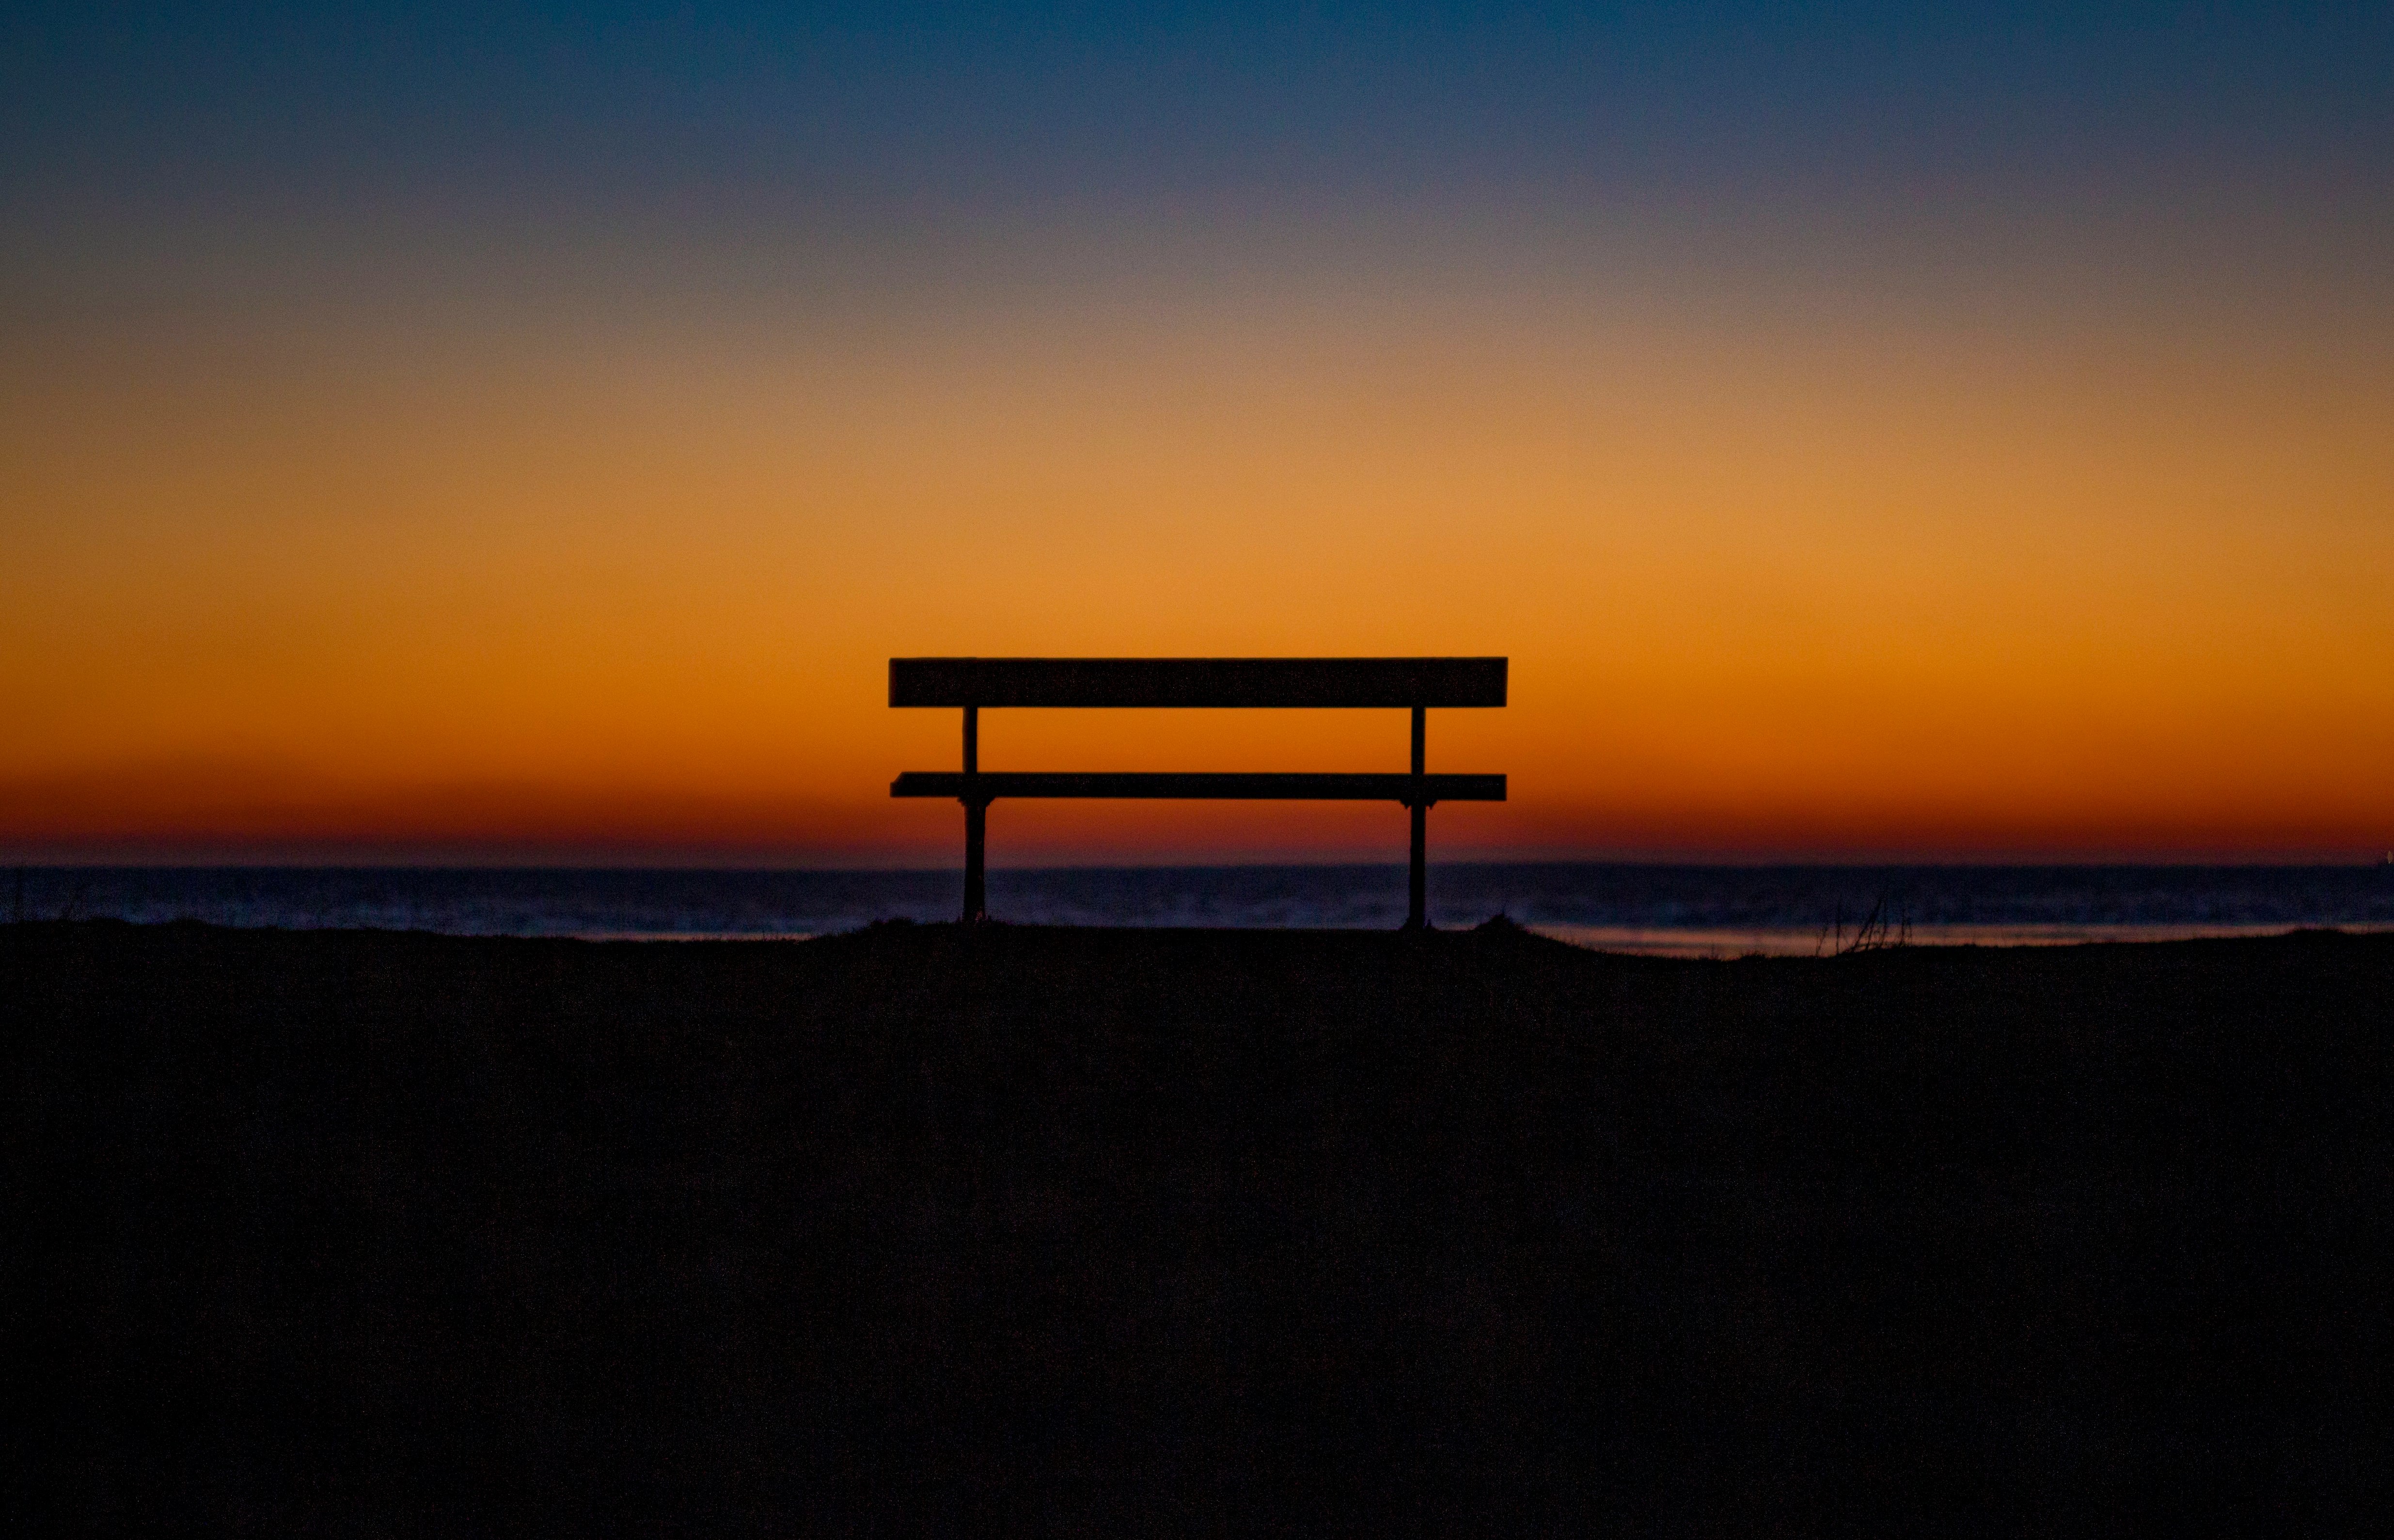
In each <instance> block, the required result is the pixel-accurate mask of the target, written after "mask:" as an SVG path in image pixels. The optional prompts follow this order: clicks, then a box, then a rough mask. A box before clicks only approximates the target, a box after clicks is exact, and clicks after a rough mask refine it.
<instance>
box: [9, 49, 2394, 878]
mask: <svg viewBox="0 0 2394 1540" xmlns="http://www.w3.org/2000/svg"><path fill="white" fill-rule="evenodd" d="M1914 9H1915V7H1867V6H1862V7H1769V6H1743V7H1730V6H1721V7H1703V6H1672V7H1575V8H1568V9H1566V8H1561V7H1525V8H1520V9H1515V10H1500V9H1496V8H1493V7H1373V8H1372V9H1371V10H1369V11H1368V12H1366V11H1361V10H1358V11H1356V12H1355V13H1353V14H1351V15H1349V14H1347V13H1344V12H1342V11H1340V10H1338V9H1336V8H1333V7H1261V6H1257V7H1144V8H1142V9H1141V10H1139V11H1138V12H1136V13H1123V12H1118V11H1115V10H1111V9H1107V8H1100V7H1054V6H1050V7H1038V8H1036V9H1030V8H1025V9H1021V10H1017V11H1012V12H1008V11H1006V10H1002V9H998V8H993V7H970V8H967V7H814V8H810V9H808V10H806V11H804V13H803V14H794V13H795V12H796V7H750V6H723V7H691V6H685V7H672V8H670V9H668V8H664V7H653V8H652V7H629V6H624V7H610V6H562V5H559V6H549V7H509V6H506V5H485V6H472V7H468V6H455V7H451V6H441V5H417V6H412V7H394V6H377V7H335V6H322V5H309V6H283V7H276V6H253V7H239V8H237V9H236V8H234V7H189V6H150V7H105V6H100V7H94V6H76V7H22V6H20V7H11V8H10V10H9V11H8V13H7V17H6V19H5V20H0V216H5V217H0V724H5V726H0V859H7V860H20V861H25V860H32V861H49V860H160V859H170V860H292V859H297V860H360V859H363V860H428V861H443V862H448V861H511V862H512V861H530V862H548V861H574V862H582V861H609V862H612V861H671V862H678V861H702V862H743V863H744V862H769V863H783V862H786V863H804V864H916V863H950V862H954V861H955V860H956V859H957V856H956V846H957V843H958V831H959V826H960V823H961V818H960V815H959V814H958V813H957V810H956V809H954V807H952V806H943V805H939V804H930V803H914V802H906V803H899V802H893V801H891V800H890V799H889V798H888V795H887V787H888V781H889V779H890V777H891V776H892V775H894V774H895V773H896V772H897V771H899V770H907V769H940V768H947V767H949V766H951V765H952V764H953V763H954V758H955V754H956V743H955V739H956V722H955V714H954V713H953V712H894V711H891V710H889V709H888V707H887V706H886V704H884V699H885V697H884V688H885V674H884V662H885V660H886V659H888V657H890V656H892V655H895V654H928V653H945V652H980V653H985V654H1041V653H1055V654H1076V653H1084V654H1109V655H1118V654H1131V655H1137V654H1154V655H1171V654H1183V653H1225V654H1275V653H1300V654H1322V653H1331V654H1335V653H1354V654H1371V653H1414V652H1464V653H1504V654H1507V655H1509V656H1510V657H1511V658H1512V659H1513V676H1512V678H1513V691H1512V693H1513V703H1514V704H1512V705H1511V706H1510V707H1508V708H1507V709H1506V710H1504V711H1501V712H1451V713H1444V714H1434V715H1433V717H1432V720H1431V727H1430V762H1431V767H1432V768H1433V769H1438V770H1503V771H1506V772H1508V773H1509V774H1510V775H1511V776H1512V797H1513V799H1512V800H1511V801H1510V802H1509V803H1506V804H1505V805H1503V806H1501V807H1472V806H1455V807H1451V808H1441V809H1439V811H1438V812H1437V814H1436V815H1435V816H1434V818H1433V846H1434V849H1436V851H1437V852H1438V853H1439V854H1440V855H1441V856H1445V857H1450V858H1460V857H1466V856H1470V857H1481V858H1532V857H1587V858H1618V857H1630V858H1638V857H1662V858H1695V859H1755V860H1770V859H1789V858H1795V859H1811V858H1827V859H1874V858H1885V857H1896V858H1929V859H1986V860H2012V859H2027V858H2045V857H2062V858H2090V859H2091V858H2109V857H2150V858H2158V859H2204V858H2231V859H2243V858H2250V859H2297V860H2357V859H2374V856H2375V855H2376V853H2377V852H2378V851H2380V850H2382V849H2386V848H2387V847H2389V846H2394V10H2389V8H2388V7H2384V6H2382V5H2381V6H2366V7H2363V6H2352V7H2321V8H2316V9H2310V10H2307V11H2300V12H2292V13H2290V12H2288V11H2286V10H2285V9H2283V8H2282V7H2269V8H2268V9H2266V10H2265V9H2263V8H2261V7H2226V6H2193V5H2180V6H2171V7H2108V8H2107V9H2106V10H2105V12H2104V14H2102V15H2101V16H2099V17H2090V16H2088V15H2086V14H2085V11H2084V8H2082V7H2059V6H2057V7H2032V6H2005V7H1943V8H1931V7H1920V9H1933V10H1934V14H1930V15H1917V14H1913V12H1914ZM1404 733H1405V725H1404V720H1403V717H1402V716H1401V714H1398V713H1348V714H1336V713H1038V712H1021V713H999V714H995V715H993V717H991V718H990V719H989V720H988V721H987V722H985V724H984V729H983V763H984V764H985V765H987V766H989V767H990V768H996V769H1076V770H1078V769H1086V770H1099V769H1225V770H1235V769H1276V770H1309V769H1374V768H1387V769H1401V768H1402V765H1403V757H1404V752H1405V744H1404ZM1403 837H1404V836H1403V813H1402V810H1401V809H1397V808H1395V807H1394V806H1390V807H1388V808H1378V807H1343V806H1329V807H1322V806H1311V805H1302V804H1298V805H1238V804H1227V805H1209V804H1086V805H1082V804H1001V805H1000V807H999V808H998V809H997V810H996V812H995V813H994V814H993V818H992V854H993V860H994V861H995V862H998V863H1000V864H1004V863H1007V862H1043V863H1044V862H1071V861H1105V862H1122V861H1129V862H1144V861H1181V860H1253V859H1272V858H1282V859H1316V858H1319V859H1353V858H1361V859H1380V860H1388V859H1400V858H1401V850H1402V845H1403Z"/></svg>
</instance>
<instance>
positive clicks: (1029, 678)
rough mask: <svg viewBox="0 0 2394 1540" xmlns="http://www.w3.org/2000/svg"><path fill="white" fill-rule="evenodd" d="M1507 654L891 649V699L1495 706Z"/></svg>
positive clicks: (1089, 703)
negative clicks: (1067, 653) (1158, 654)
mask: <svg viewBox="0 0 2394 1540" xmlns="http://www.w3.org/2000/svg"><path fill="white" fill-rule="evenodd" d="M1505 666H1506V660H1505V659H1503V658H892V659H890V660H889V704H891V705H893V706H898V705H927V706H1383V707H1385V706H1494V705H1503V704H1505Z"/></svg>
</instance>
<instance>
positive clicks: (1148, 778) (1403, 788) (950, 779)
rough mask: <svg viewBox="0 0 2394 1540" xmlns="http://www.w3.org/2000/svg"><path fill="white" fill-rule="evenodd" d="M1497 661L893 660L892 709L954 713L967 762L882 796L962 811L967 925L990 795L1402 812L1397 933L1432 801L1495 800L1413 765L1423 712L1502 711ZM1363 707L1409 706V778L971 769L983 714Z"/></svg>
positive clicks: (1421, 866)
mask: <svg viewBox="0 0 2394 1540" xmlns="http://www.w3.org/2000/svg"><path fill="white" fill-rule="evenodd" d="M1506 662H1507V660H1506V659H1504V658H892V659H890V660H889V704H891V705H893V706H962V707H963V708H964V713H965V768H964V769H963V770H961V771H956V770H908V771H906V772H905V773H904V774H903V775H901V776H900V777H898V779H897V780H895V781H893V782H891V783H889V795H890V796H953V797H954V798H956V799H957V800H958V801H960V802H962V803H963V804H964V805H965V911H964V913H965V918H966V919H967V921H971V920H979V919H982V918H984V917H986V915H987V914H988V908H989V905H988V900H987V895H986V892H985V881H984V875H983V855H984V851H983V846H984V845H985V843H986V839H987V834H988V815H989V805H990V804H991V803H992V802H994V801H995V800H997V799H998V798H999V797H1001V796H1111V797H1121V796H1142V797H1144V796H1152V797H1207V798H1274V799H1280V798H1287V799H1307V800H1323V799H1329V800H1338V801H1366V802H1377V801H1388V802H1399V803H1402V804H1403V805H1404V806H1405V807H1407V808H1410V809H1413V874H1412V888H1411V902H1410V905H1409V908H1408V912H1407V915H1406V919H1405V925H1406V927H1407V928H1420V927H1422V926H1423V925H1424V924H1425V923H1426V916H1425V914H1424V908H1425V905H1424V898H1425V888H1426V880H1425V868H1426V857H1425V851H1424V847H1425V844H1426V842H1427V813H1428V811H1429V809H1430V807H1431V805H1432V804H1434V803H1438V802H1502V801H1504V800H1505V778H1504V777H1503V776H1501V775H1430V774H1427V773H1426V772H1425V771H1424V770H1423V768H1422V758H1423V746H1424V736H1425V727H1426V722H1425V714H1426V713H1427V711H1428V709H1429V708H1430V707H1431V706H1500V705H1503V704H1505V669H1506ZM1008 705H1010V706H1214V707H1234V706H1362V707H1374V706H1377V707H1391V708H1403V709H1408V710H1410V711H1412V713H1413V717H1414V722H1413V726H1414V768H1413V771H1412V773H1411V774H1406V775H1394V774H1377V773H1344V772H1334V773H1330V774H1280V773H1270V772H1266V773H1261V774H1247V773H1230V772H1218V771H1207V772H1198V773H1190V774H1174V773H1163V774H1158V773H1153V772H1148V771H1129V772H1121V771H1098V772H1090V771H1075V770H1035V771H1022V770H994V771H983V770H981V768H980V711H981V708H982V707H983V706H1008Z"/></svg>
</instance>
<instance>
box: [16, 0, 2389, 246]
mask: <svg viewBox="0 0 2394 1540" xmlns="http://www.w3.org/2000/svg"><path fill="white" fill-rule="evenodd" d="M0 59H5V63H0V103H5V105H0V135H5V139H6V142H7V145H8V146H9V148H8V149H7V151H0V155H5V161H0V171H5V178H6V183H5V186H6V189H7V196H8V198H9V200H10V201H11V202H12V203H16V204H18V205H19V208H20V212H22V211H23V210H24V209H25V208H26V207H27V205H28V204H31V205H33V206H35V207H39V206H41V205H43V204H48V203H50V202H51V201H53V200H58V199H68V200H76V199H85V198H92V197H99V198H102V199H108V198H114V197H120V196H121V197H127V198H130V199H132V200H134V201H136V202H139V201H142V200H146V199H150V198H153V197H158V198H167V199H178V200H179V199H187V198H200V199H208V198H216V197H237V198H243V199H249V198H265V199H269V200H272V201H278V202H289V203H294V204H297V205H298V206H301V207H307V206H311V205H318V204H326V203H332V204H338V203H340V202H343V201H345V200H349V199H355V198H368V199H371V198H375V197H379V196H385V195H396V196H423V195H432V196H442V197H448V196H462V197H468V198H470V197H475V196H498V197H505V196H509V195H512V194H514V193H516V192H519V191H526V190H532V189H539V190H543V191H546V193H549V194H551V195H558V194H561V195H564V196H567V197H569V198H590V199H595V200H599V201H601V202H604V201H608V200H611V199H614V198H638V197H643V196H647V195H651V194H653V193H656V192H658V191H675V192H677V193H679V194H684V195H696V196H701V197H714V196H720V197H723V198H727V199H731V200H734V201H736V200H738V199H741V198H746V197H760V196H761V197H769V198H773V199H782V200H787V199H797V200H800V201H805V202H832V203H844V202H851V201H860V200H861V201H863V202H867V203H887V202H897V203H911V202H925V203H929V204H963V205H980V206H987V205H993V204H994V205H1004V204H1009V203H1015V202H1019V201H1026V200H1027V201H1033V202H1039V201H1056V200H1064V201H1077V200H1094V201H1104V200H1108V199H1112V198H1135V199H1151V198H1155V197H1171V196H1174V195H1177V194H1181V193H1193V192H1205V193H1213V192H1219V191H1232V192H1236V191H1243V190H1255V189H1266V190H1279V191H1294V192H1297V193H1305V192H1309V191H1319V192H1327V193H1335V194H1338V195H1342V196H1388V197H1400V198H1401V197H1406V196H1411V195H1415V194H1420V193H1426V192H1427V193H1439V192H1444V191H1453V190H1465V191H1471V190H1479V189H1500V190H1501V189H1511V190H1517V191H1527V192H1530V193H1532V194H1535V193H1536V192H1537V191H1539V190H1542V189H1572V188H1597V189H1606V188H1610V189H1634V190H1639V191H1642V192H1644V193H1646V194H1648V195H1659V196H1669V197H1685V198H1690V199H1695V200H1702V199H1704V198H1706V197H1709V196H1716V195H1728V194H1733V193H1734V192H1736V191H1739V190H1744V189H1752V188H1755V187H1758V186H1772V187H1778V188H1782V189H1794V190H1795V191H1798V192H1799V193H1801V192H1813V193H1820V194H1823V195H1848V194H1853V193H1861V194H1865V195H1890V194H1892V195H1904V194H1907V193H1909V192H1914V191H1918V192H1926V193H1932V194H1938V195H1950V194H1951V193H1953V191H1956V190H1962V191H1967V190H1970V189H1976V188H1984V189H1986V190H1988V191H1992V192H2002V193H2005V194H2007V195H2017V194H2019V193H2022V192H2025V193H2028V194H2030V195H2033V194H2034V193H2035V191H2037V190H2039V189H2042V188H2052V189H2055V190H2063V189H2067V190H2070V191H2072V192H2073V193H2076V194H2080V195H2085V194H2093V195H2098V196H2101V195H2107V194H2114V193H2117V194H2125V193H2132V192H2135V191H2138V190H2139V189H2148V188H2151V187H2154V186H2157V185H2159V186H2169V187H2204V186H2210V187H2217V188H2237V189H2243V190H2247V191H2252V192H2254V193H2256V195H2259V196H2263V197H2265V198H2266V197H2268V196H2272V195H2278V194H2282V193H2284V192H2285V191H2287V190H2290V189H2301V190H2305V191H2306V192H2307V194H2308V195H2309V196H2312V197H2314V198H2321V199H2325V200H2328V201H2330V202H2333V201H2335V200H2336V199H2338V198H2358V199H2362V200H2364V201H2374V200H2378V199H2382V198H2383V196H2384V188H2385V185H2386V183H2387V180H2388V178H2387V176H2386V172H2387V169H2388V167H2389V161H2388V151H2389V149H2394V7H2387V6H2384V5H2366V6H2363V5H2350V6H2335V7H2294V8H2289V7H2260V6H2219V5H2196V4H2181V5H2137V6H2116V7H2099V8H2098V7H2083V6H2074V5H2008V6H1952V7H1942V6H1917V7H1894V6H1875V5H1853V6H1823V7H1791V6H1769V5H1672V6H1617V7H1513V8H1499V7H1453V6H1396V7H1370V8H1368V9H1363V8H1358V9H1356V10H1354V11H1352V12H1348V11H1347V10H1344V9H1342V8H1339V7H1321V6H1286V5H1256V6H1163V5H1152V6H1144V7H1125V8H1115V7H1095V6H1073V5H1050V6H1042V7H956V6H913V7H857V6H836V7H833V6H826V7H769V6H758V5H713V6H708V5H680V6H651V7H641V6H628V5H576V6H568V5H550V6H522V5H506V4H487V5H456V4H443V3H432V4H414V5H404V4H385V5H377V6H371V7H361V6H338V5H325V4H306V5H294V4H262V5H249V6H240V7H211V6H197V5H171V4H167V5H150V6H133V7H125V6H107V5H90V4H79V5H71V6H41V5H36V6H31V7H28V6H19V7H12V8H11V10H10V12H9V17H8V20H7V21H6V22H0Z"/></svg>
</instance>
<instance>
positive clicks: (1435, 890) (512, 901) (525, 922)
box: [0, 863, 2394, 956]
mask: <svg viewBox="0 0 2394 1540" xmlns="http://www.w3.org/2000/svg"><path fill="white" fill-rule="evenodd" d="M962 890H963V876H962V874H961V873H960V872H957V871H954V870H948V871H911V872H890V871H710V870H667V871H659V870H631V871H590V870H580V869H520V868H503V869H488V870H468V869H435V868H414V867H367V868H331V867H248V866H244V867H33V868H25V869H22V870H20V871H18V872H15V873H12V874H0V917H20V918H44V919H46V918H52V917H57V916H59V915H70V916H80V917H85V918H90V917H101V916H114V917H117V918H122V919H127V920H133V921H137V922H140V923H144V924H155V923H160V922H164V921H169V920H178V919H193V920H204V921H206V922H208V923H210V924H215V925H231V926H274V927H283V928H377V929H412V930H435V931H441V932H445V933H447V934H451V935H461V936H579V937H585V938H591V939H631V938H638V939H684V940H698V939H704V938H725V937H780V938H798V937H806V936H820V935H825V934H829V933H832V932H835V931H842V930H853V929H856V928H860V927H862V926H864V925H867V924H870V923H871V922H873V921H875V920H883V919H910V920H917V921H924V920H945V919H953V918H954V917H955V914H956V909H957V905H958V902H959V901H960V898H961V895H962ZM1429 900H1430V918H1431V923H1432V924H1434V925H1436V926H1439V927H1440V928H1463V927H1468V926H1473V925H1477V924H1479V923H1480V922H1481V921H1483V920H1486V919H1489V918H1491V917H1493V916H1494V915H1508V916H1510V917H1511V918H1512V919H1514V920H1516V921H1518V922H1519V923H1520V924H1522V925H1525V926H1529V927H1531V928H1533V929H1537V930H1540V931H1543V932H1545V933H1546V934H1548V935H1552V936H1556V937H1559V938H1561V939H1563V940H1565V941H1573V942H1576V943H1578V944H1581V945H1585V946H1593V947H1598V948H1602V949H1605V950H1608V951H1630V952H1646V953H1660V954H1672V955H1680V956H1738V955H1743V954H1749V953H1767V954H1811V953H1815V952H1835V951H1836V950H1838V949H1840V948H1841V947H1844V946H1848V945H1851V944H1852V943H1853V942H1854V941H1855V940H1856V939H1857V936H1858V935H1866V936H1868V937H1870V938H1873V939H1878V940H1887V941H1895V940H1902V939H1909V940H1910V941H1913V942H1914V943H1915V944H1954V943H1965V942H1978V943H1981V944H1998V945H2020V944H2040V943H2042V944H2051V943H2061V942H2072V941H2160V940H2172V939H2179V938H2186V937H2194V936H2237V935H2266V934H2272V933H2276V932H2280V931H2284V930H2290V929H2295V928H2306V927H2334V928H2343V929H2350V930H2365V929H2394V866H1677V865H1673V866H1663V865H1625V864H1604V863H1546V864H1518V865H1515V864H1453V865H1438V866H1432V867H1431V868H1430V873H1429ZM989 902H990V911H991V913H992V915H993V916H995V917H996V918H998V919H1001V920H1007V921H1013V922H1016V923H1019V924H1039V925H1136V926H1232V927H1312V926H1324V927H1336V928H1395V927H1396V926H1397V925H1398V924H1399V923H1400V922H1401V920H1402V919H1403V917H1404V913H1405V873H1404V868H1402V867H1401V866H1190V867H1138V868H1124V867H1088V868H1051V869H1044V870H1030V871H993V872H992V873H991V874H990V876H989ZM1865 928H1867V930H1866V929H1865Z"/></svg>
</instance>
